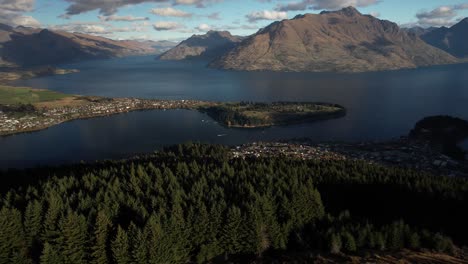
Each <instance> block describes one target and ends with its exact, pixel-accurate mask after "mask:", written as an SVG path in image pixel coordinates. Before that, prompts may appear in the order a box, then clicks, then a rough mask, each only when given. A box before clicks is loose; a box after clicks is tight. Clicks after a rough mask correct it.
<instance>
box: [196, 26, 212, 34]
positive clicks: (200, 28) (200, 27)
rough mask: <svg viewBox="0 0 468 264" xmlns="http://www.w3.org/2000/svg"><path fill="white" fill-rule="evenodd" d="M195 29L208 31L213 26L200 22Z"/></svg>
mask: <svg viewBox="0 0 468 264" xmlns="http://www.w3.org/2000/svg"><path fill="white" fill-rule="evenodd" d="M195 29H196V30H198V31H203V32H206V31H210V30H211V29H212V27H211V26H210V25H208V24H200V25H199V26H198V27H196V28H195Z"/></svg>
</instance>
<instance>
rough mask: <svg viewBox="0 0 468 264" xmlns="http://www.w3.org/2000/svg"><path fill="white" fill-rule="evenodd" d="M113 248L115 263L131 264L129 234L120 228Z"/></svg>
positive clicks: (112, 245)
mask: <svg viewBox="0 0 468 264" xmlns="http://www.w3.org/2000/svg"><path fill="white" fill-rule="evenodd" d="M111 248H112V255H113V256H114V261H115V263H117V264H129V263H130V254H129V245H128V235H127V232H126V231H125V230H124V229H123V228H122V227H120V226H119V227H118V228H117V234H116V236H115V239H114V240H113V241H112V244H111Z"/></svg>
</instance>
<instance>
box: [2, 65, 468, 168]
mask: <svg viewBox="0 0 468 264" xmlns="http://www.w3.org/2000/svg"><path fill="white" fill-rule="evenodd" d="M204 65H205V64H204V63H202V62H162V61H156V60H154V59H153V57H130V58H121V59H112V60H101V61H88V62H82V63H77V64H70V65H63V67H65V68H74V69H79V70H80V72H79V73H76V74H70V75H58V76H47V77H42V78H35V79H30V80H23V81H19V82H17V83H16V84H17V85H21V86H31V87H35V88H47V89H51V90H55V91H60V92H65V93H69V94H80V95H98V96H107V97H139V98H159V99H199V100H212V101H241V100H244V101H314V102H331V103H338V104H341V105H343V106H345V107H346V108H347V110H348V114H347V116H346V117H344V118H341V119H336V120H328V121H321V122H316V123H309V124H301V125H294V126H288V127H272V128H267V129H255V130H241V129H227V128H225V127H223V126H221V125H219V124H217V123H215V122H213V120H212V119H210V118H209V117H208V116H206V115H204V114H201V113H198V112H196V111H188V110H171V111H144V112H133V113H128V114H120V115H115V116H111V117H104V118H96V119H89V120H76V121H72V122H68V123H65V124H62V125H59V126H55V127H52V128H50V129H47V130H43V131H39V132H34V133H29V134H20V135H14V136H9V137H3V138H0V168H9V167H18V168H19V167H30V166H36V165H54V164H60V163H70V162H77V161H80V160H96V159H111V158H123V157H128V156H131V155H134V154H137V153H145V152H151V151H153V150H156V149H159V148H161V147H162V146H165V145H171V144H177V143H182V142H186V141H201V142H207V143H221V144H229V145H236V144H242V143H248V142H253V141H259V140H279V139H291V138H297V137H301V138H302V137H308V138H312V139H313V140H316V141H361V140H385V139H391V138H395V137H399V136H401V135H406V134H407V133H408V132H409V130H410V129H411V128H412V127H413V125H414V124H415V123H416V122H417V121H418V120H420V119H422V118H423V117H425V116H430V115H439V114H446V115H453V116H457V117H460V118H464V119H468V107H467V106H466V102H468V64H462V65H450V66H436V67H431V68H423V69H415V70H401V71H391V72H377V73H360V74H348V73H347V74H338V73H272V72H230V71H221V70H216V69H209V68H206V67H204Z"/></svg>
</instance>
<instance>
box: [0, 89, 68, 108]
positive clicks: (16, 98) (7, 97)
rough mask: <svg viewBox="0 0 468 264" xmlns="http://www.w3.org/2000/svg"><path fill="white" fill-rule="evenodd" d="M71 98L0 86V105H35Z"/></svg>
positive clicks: (44, 91) (41, 91)
mask: <svg viewBox="0 0 468 264" xmlns="http://www.w3.org/2000/svg"><path fill="white" fill-rule="evenodd" d="M66 98H73V96H71V95H67V94H62V93H58V92H53V91H48V90H38V89H31V88H24V87H11V86H3V85H0V104H3V105H15V104H36V103H42V102H52V101H59V100H63V99H66Z"/></svg>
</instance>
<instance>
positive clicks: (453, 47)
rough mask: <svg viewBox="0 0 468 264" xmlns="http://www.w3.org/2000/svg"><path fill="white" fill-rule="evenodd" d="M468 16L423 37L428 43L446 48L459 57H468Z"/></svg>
mask: <svg viewBox="0 0 468 264" xmlns="http://www.w3.org/2000/svg"><path fill="white" fill-rule="evenodd" d="M467 36H468V18H465V19H463V20H462V21H460V22H459V23H458V24H456V25H454V26H452V27H450V28H447V27H441V28H438V29H436V30H433V31H431V32H428V33H426V34H423V35H422V36H421V38H422V39H423V40H424V41H425V42H426V43H428V44H430V45H432V46H434V47H437V48H439V49H442V50H445V51H447V52H448V53H450V54H452V55H453V56H456V57H458V58H468V37H467Z"/></svg>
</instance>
